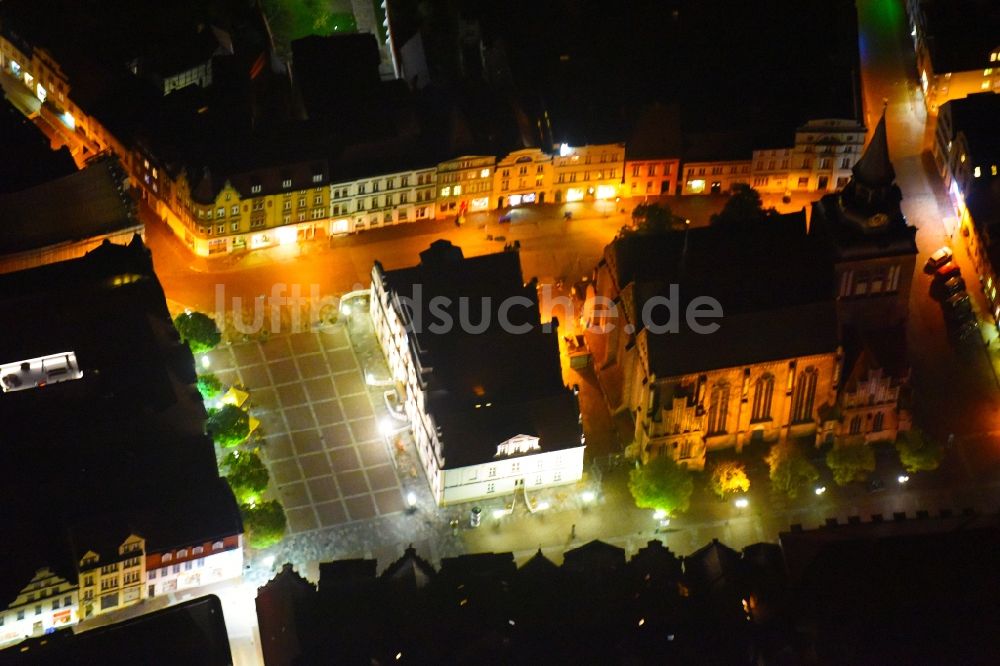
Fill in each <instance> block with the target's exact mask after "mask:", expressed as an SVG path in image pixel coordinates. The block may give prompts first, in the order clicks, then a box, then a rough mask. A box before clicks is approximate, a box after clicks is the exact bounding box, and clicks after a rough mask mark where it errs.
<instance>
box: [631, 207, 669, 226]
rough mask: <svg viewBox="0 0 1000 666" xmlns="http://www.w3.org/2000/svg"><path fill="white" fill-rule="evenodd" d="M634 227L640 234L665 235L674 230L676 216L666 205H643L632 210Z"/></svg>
mask: <svg viewBox="0 0 1000 666" xmlns="http://www.w3.org/2000/svg"><path fill="white" fill-rule="evenodd" d="M632 225H633V226H634V227H635V230H636V231H637V232H639V233H649V234H659V233H664V232H667V231H670V230H671V229H672V228H673V225H674V214H673V213H672V212H671V211H670V207H669V206H666V205H665V204H664V205H661V204H657V203H652V204H645V203H641V204H639V205H638V206H636V207H635V208H633V209H632Z"/></svg>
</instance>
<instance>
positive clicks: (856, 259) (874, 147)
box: [810, 111, 917, 332]
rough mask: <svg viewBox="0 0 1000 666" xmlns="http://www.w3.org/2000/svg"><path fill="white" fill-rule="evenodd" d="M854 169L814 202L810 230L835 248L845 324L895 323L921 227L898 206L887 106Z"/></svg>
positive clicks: (900, 318)
mask: <svg viewBox="0 0 1000 666" xmlns="http://www.w3.org/2000/svg"><path fill="white" fill-rule="evenodd" d="M852 172H853V176H852V177H851V180H850V182H848V184H847V186H846V187H844V189H843V190H842V191H840V192H836V193H833V194H828V195H826V196H824V197H823V198H822V199H820V200H819V201H817V202H815V203H814V204H813V213H812V220H811V224H810V233H811V234H814V235H817V236H819V237H821V238H823V239H824V240H825V241H826V243H827V245H828V247H829V248H830V252H831V254H832V258H833V263H834V267H835V273H836V281H835V284H834V289H835V297H836V299H837V313H838V318H839V321H840V325H841V327H846V326H850V327H852V328H855V329H857V330H858V331H859V332H863V331H873V330H878V329H884V328H892V327H895V326H899V325H901V324H903V323H904V322H905V321H906V318H907V316H908V314H909V300H910V284H911V282H912V279H913V271H914V268H915V266H916V257H917V242H916V234H917V229H916V227H912V226H909V225H908V224H907V223H906V218H904V217H903V213H902V211H901V210H900V207H899V202H900V201H901V200H902V194H901V193H900V190H899V187H898V186H897V185H896V183H895V180H896V171H895V169H893V166H892V161H891V160H890V159H889V144H888V141H887V139H886V129H885V112H884V111H883V113H882V117H881V119H880V120H879V122H878V126H876V128H875V132H874V134H873V135H872V139H871V142H869V144H868V146H867V147H866V148H865V152H864V155H862V157H861V159H860V160H858V162H857V164H855V165H854V168H853V169H852Z"/></svg>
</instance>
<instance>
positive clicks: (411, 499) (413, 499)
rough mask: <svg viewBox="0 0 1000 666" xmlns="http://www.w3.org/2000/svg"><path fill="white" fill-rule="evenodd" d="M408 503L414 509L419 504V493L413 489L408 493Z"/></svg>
mask: <svg viewBox="0 0 1000 666" xmlns="http://www.w3.org/2000/svg"><path fill="white" fill-rule="evenodd" d="M406 504H407V505H408V506H409V507H410V508H411V509H412V508H413V507H415V506H417V494H416V493H415V492H413V491H412V490H411V491H410V492H408V493H406Z"/></svg>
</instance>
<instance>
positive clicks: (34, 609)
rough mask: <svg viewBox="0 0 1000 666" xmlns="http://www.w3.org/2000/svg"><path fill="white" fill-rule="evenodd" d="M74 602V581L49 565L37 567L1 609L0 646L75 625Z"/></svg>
mask: <svg viewBox="0 0 1000 666" xmlns="http://www.w3.org/2000/svg"><path fill="white" fill-rule="evenodd" d="M77 601H78V599H77V586H76V585H75V584H73V583H71V582H69V581H68V580H66V579H65V578H62V577H60V576H57V575H56V574H54V573H52V570H51V569H49V568H48V567H43V568H41V569H39V570H38V571H36V572H35V576H34V577H33V578H32V579H31V582H30V583H28V584H27V585H26V586H25V587H24V589H22V590H21V592H20V593H19V594H18V595H17V598H16V599H14V601H13V602H12V603H11V604H10V606H8V607H7V608H6V610H3V611H0V647H4V646H7V645H11V644H13V643H17V642H19V641H21V640H24V639H25V638H27V637H29V636H41V635H42V634H45V633H48V632H50V631H54V630H56V629H62V628H65V627H68V626H70V625H73V624H76V623H77V622H79V620H80V616H79V606H78V604H77Z"/></svg>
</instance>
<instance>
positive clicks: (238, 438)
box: [208, 405, 250, 448]
mask: <svg viewBox="0 0 1000 666" xmlns="http://www.w3.org/2000/svg"><path fill="white" fill-rule="evenodd" d="M208 433H209V434H210V435H211V436H212V439H214V440H215V443H216V444H218V445H219V446H222V447H225V448H232V447H234V446H236V445H237V444H239V443H240V442H242V441H243V440H244V439H246V438H247V435H249V434H250V415H249V414H247V412H246V411H245V410H243V409H240V408H239V407H237V406H236V405H223V406H222V407H220V408H219V409H215V410H210V411H209V415H208Z"/></svg>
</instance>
